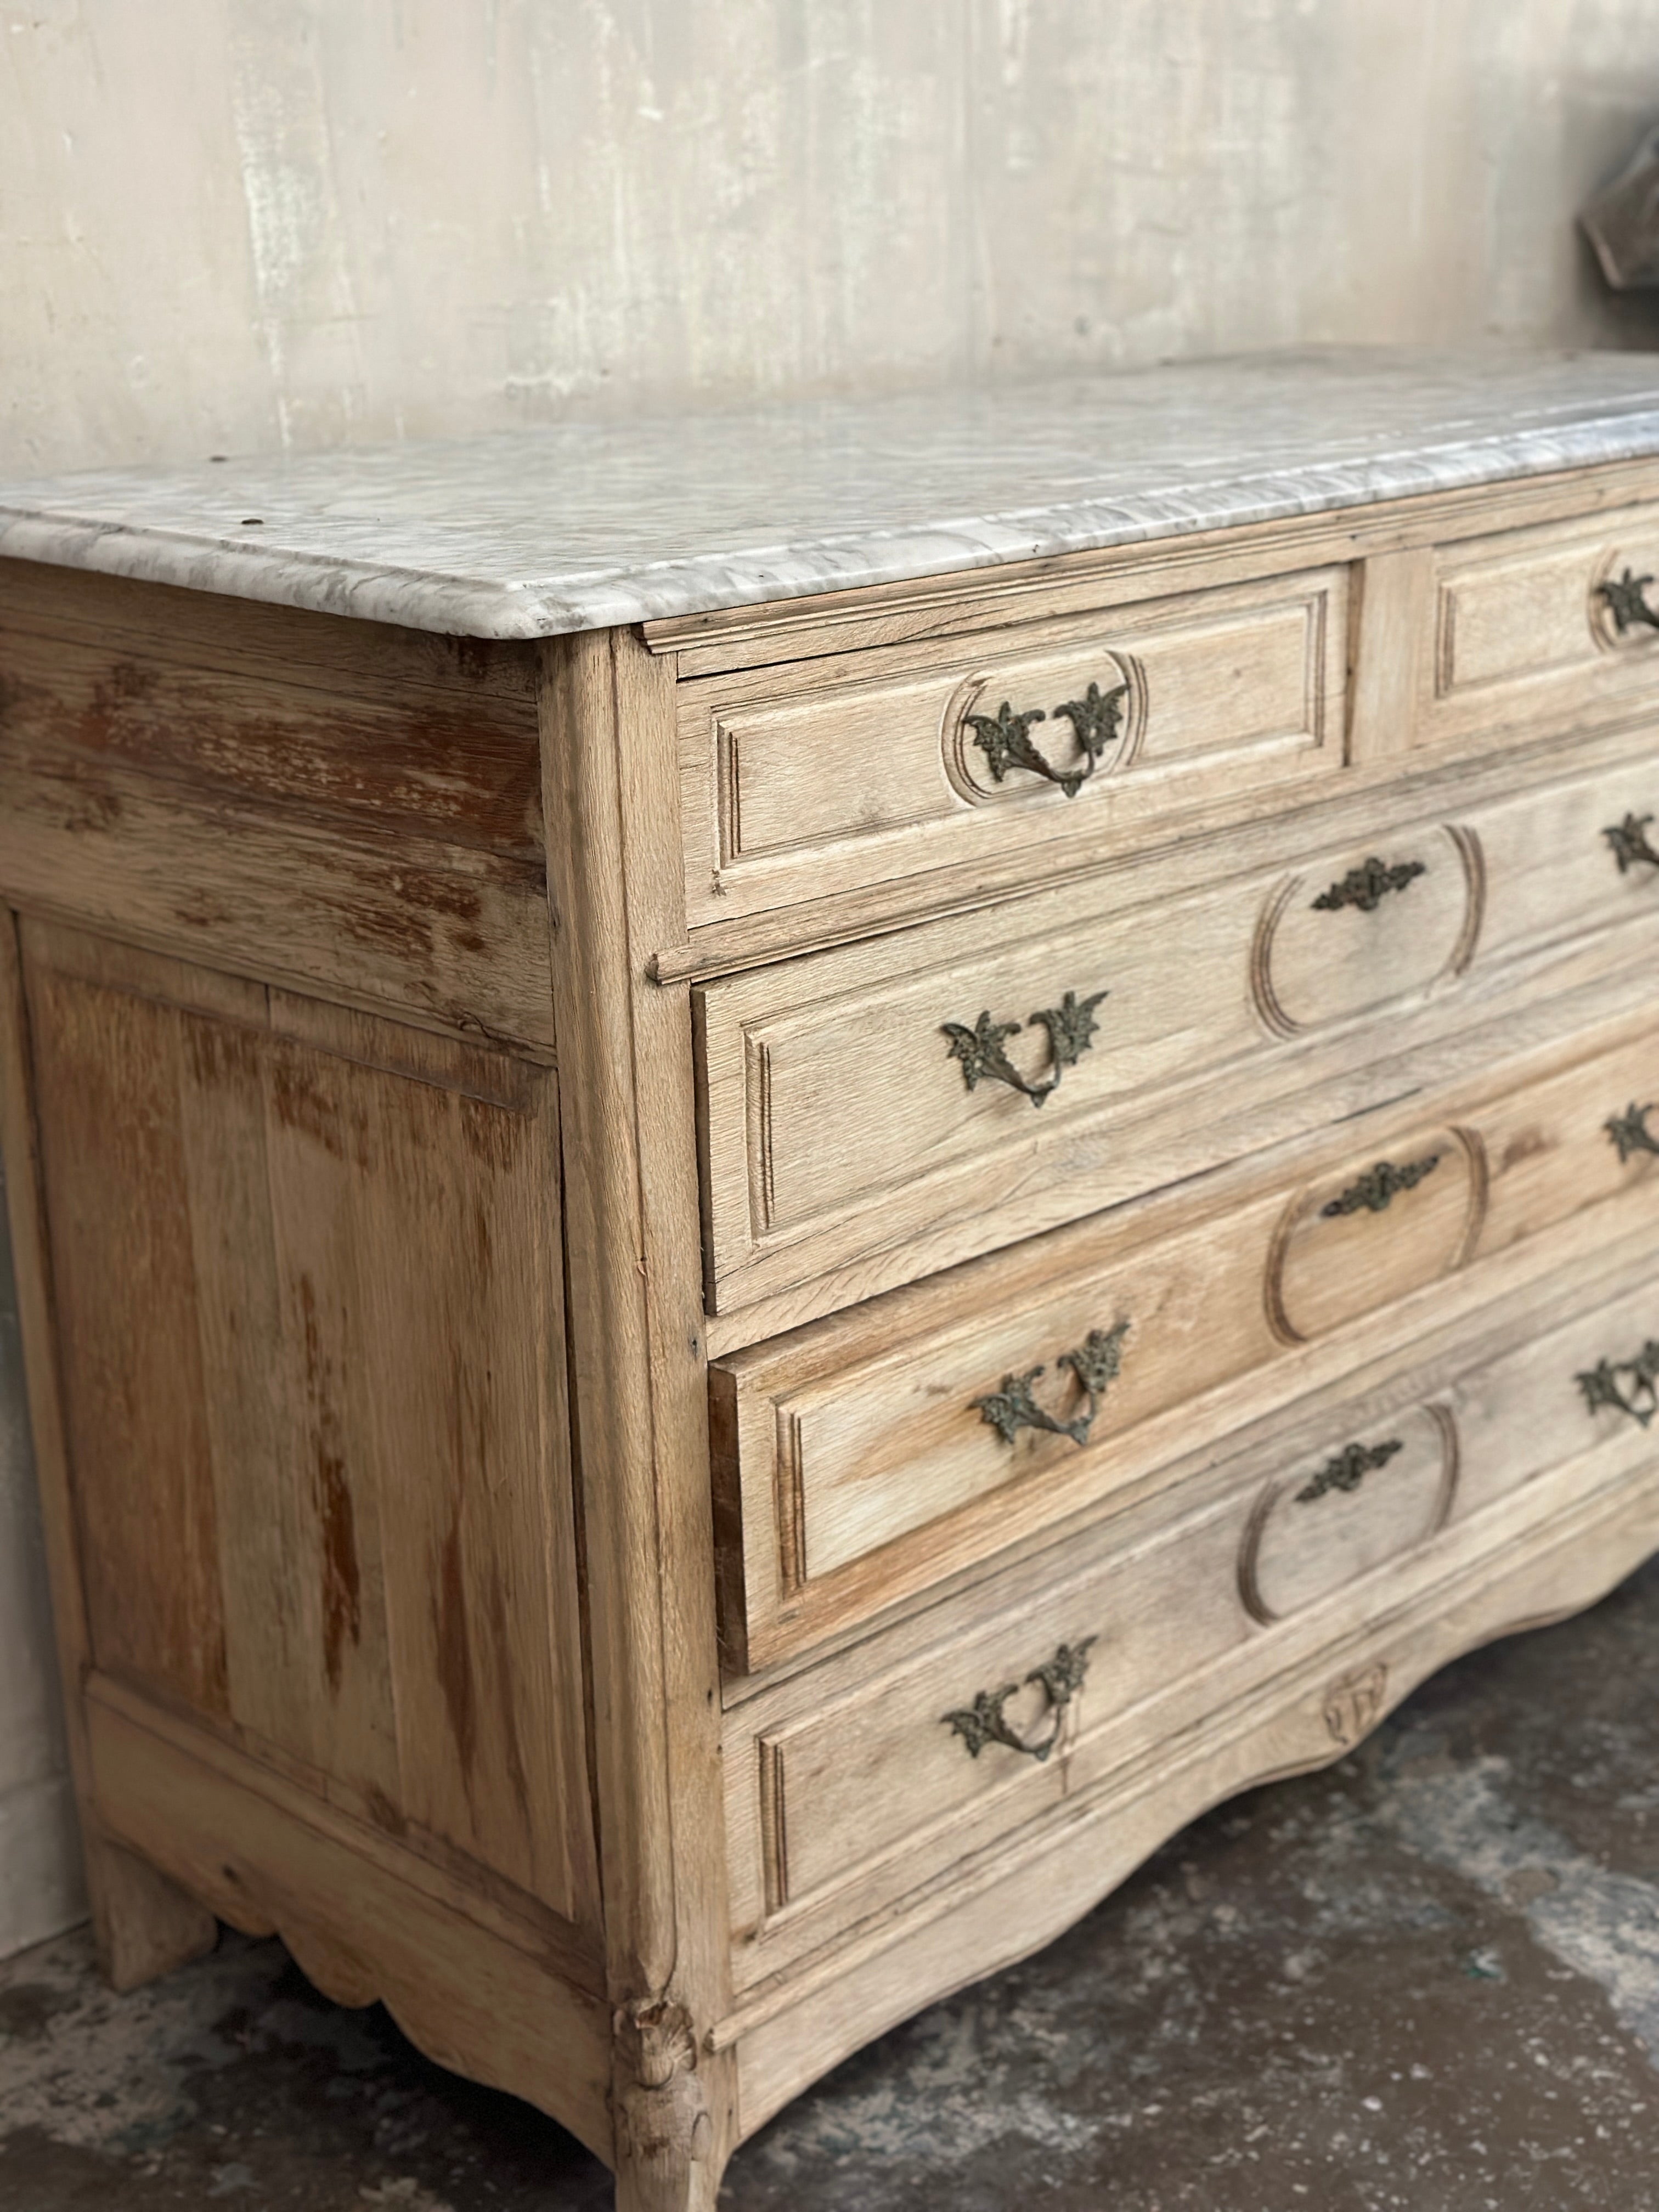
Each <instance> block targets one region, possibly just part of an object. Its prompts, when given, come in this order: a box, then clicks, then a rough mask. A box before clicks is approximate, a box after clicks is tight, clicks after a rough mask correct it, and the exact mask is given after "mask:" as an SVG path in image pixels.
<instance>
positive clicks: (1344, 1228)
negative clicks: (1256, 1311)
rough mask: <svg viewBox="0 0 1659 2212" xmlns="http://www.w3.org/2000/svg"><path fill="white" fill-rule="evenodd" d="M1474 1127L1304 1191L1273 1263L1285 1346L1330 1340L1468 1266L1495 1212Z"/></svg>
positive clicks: (1270, 1307)
mask: <svg viewBox="0 0 1659 2212" xmlns="http://www.w3.org/2000/svg"><path fill="white" fill-rule="evenodd" d="M1486 1180H1487V1175H1486V1146H1484V1145H1483V1144H1482V1143H1481V1141H1480V1136H1479V1134H1478V1133H1476V1132H1475V1131H1474V1130H1473V1129H1462V1128H1455V1127H1438V1128H1434V1127H1431V1128H1427V1129H1419V1130H1414V1131H1413V1133H1411V1134H1410V1135H1409V1136H1406V1137H1402V1138H1396V1139H1392V1140H1391V1141H1390V1142H1389V1143H1388V1144H1387V1145H1385V1146H1380V1147H1377V1148H1374V1149H1373V1150H1371V1151H1370V1152H1365V1153H1363V1154H1357V1155H1356V1156H1355V1157H1354V1158H1352V1159H1350V1160H1348V1161H1347V1162H1346V1164H1344V1165H1343V1166H1342V1167H1340V1168H1336V1169H1334V1170H1332V1171H1331V1173H1330V1174H1328V1175H1326V1176H1321V1177H1320V1178H1319V1180H1318V1181H1317V1182H1310V1183H1308V1184H1306V1185H1304V1188H1302V1189H1301V1190H1299V1191H1298V1192H1297V1194H1296V1195H1295V1197H1294V1198H1292V1199H1291V1201H1290V1203H1289V1205H1288V1206H1286V1207H1285V1212H1284V1213H1283V1214H1282V1215H1281V1216H1280V1218H1279V1226H1278V1228H1277V1230H1276V1231H1274V1235H1273V1245H1272V1248H1271V1250H1270V1252H1269V1255H1268V1261H1267V1282H1266V1285H1265V1291H1266V1304H1267V1320H1268V1324H1269V1326H1270V1327H1271V1328H1272V1329H1273V1334H1274V1335H1275V1336H1277V1337H1278V1338H1279V1341H1280V1342H1281V1343H1282V1344H1305V1343H1307V1342H1308V1341H1309V1340H1310V1339H1312V1338H1315V1337H1320V1336H1326V1335H1328V1334H1329V1333H1330V1331H1331V1330H1333V1329H1335V1328H1342V1327H1343V1325H1344V1324H1345V1323H1346V1322H1351V1321H1353V1320H1355V1319H1356V1318H1357V1317H1358V1316H1359V1315H1361V1314H1366V1313H1371V1312H1374V1311H1375V1310H1376V1309H1377V1308H1378V1307H1380V1306H1384V1305H1388V1304H1391V1303H1392V1301H1393V1300H1395V1298H1401V1297H1405V1296H1406V1295H1407V1292H1408V1291H1414V1290H1419V1289H1420V1288H1421V1287H1422V1286H1423V1285H1425V1283H1432V1282H1435V1281H1437V1279H1439V1278H1440V1277H1441V1276H1443V1275H1449V1274H1451V1273H1455V1270H1456V1269H1457V1268H1459V1267H1462V1265H1463V1264H1464V1262H1465V1261H1466V1260H1467V1259H1468V1256H1469V1255H1470V1253H1471V1252H1472V1251H1473V1250H1474V1245H1475V1242H1476V1239H1477V1238H1478V1237H1479V1236H1480V1225H1481V1222H1482V1220H1483V1219H1484V1218H1485V1215H1486Z"/></svg>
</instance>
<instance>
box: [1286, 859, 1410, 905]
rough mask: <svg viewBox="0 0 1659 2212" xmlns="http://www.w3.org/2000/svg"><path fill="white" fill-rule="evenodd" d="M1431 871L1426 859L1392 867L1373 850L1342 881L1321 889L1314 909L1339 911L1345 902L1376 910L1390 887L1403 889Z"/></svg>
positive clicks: (1398, 862)
mask: <svg viewBox="0 0 1659 2212" xmlns="http://www.w3.org/2000/svg"><path fill="white" fill-rule="evenodd" d="M1428 872H1429V868H1428V863H1427V861H1426V860H1396V861H1395V864H1394V866H1392V867H1390V866H1389V864H1388V862H1387V861H1386V860H1378V859H1377V857H1376V854H1375V853H1373V854H1370V858H1369V859H1368V860H1365V861H1364V864H1363V866H1359V867H1358V868H1350V869H1349V871H1348V872H1347V874H1346V876H1344V877H1343V878H1342V880H1341V882H1340V883H1338V884H1332V885H1331V887H1330V889H1329V890H1328V891H1321V893H1320V894H1319V896H1318V897H1317V898H1316V899H1315V900H1314V902H1313V905H1314V909H1315V911H1316V913H1318V914H1337V913H1340V910H1341V909H1342V908H1344V907H1345V906H1357V907H1358V908H1359V911H1360V912H1361V914H1375V913H1376V909H1377V908H1378V907H1379V906H1381V905H1382V903H1383V900H1384V899H1385V898H1386V897H1387V896H1388V895H1389V892H1390V891H1403V890H1405V888H1406V886H1407V884H1412V883H1415V882H1416V880H1417V878H1419V876H1426V875H1427V874H1428Z"/></svg>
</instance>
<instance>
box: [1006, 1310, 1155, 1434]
mask: <svg viewBox="0 0 1659 2212" xmlns="http://www.w3.org/2000/svg"><path fill="white" fill-rule="evenodd" d="M1127 1334H1129V1324H1128V1322H1127V1321H1121V1322H1118V1323H1117V1325H1116V1327H1115V1328H1091V1330H1090V1331H1089V1334H1087V1336H1085V1338H1084V1340H1083V1341H1082V1343H1081V1344H1079V1346H1077V1347H1076V1349H1075V1350H1074V1351H1072V1352H1061V1353H1060V1357H1059V1358H1058V1359H1057V1360H1055V1362H1054V1364H1055V1366H1056V1367H1069V1368H1070V1369H1071V1370H1072V1372H1073V1375H1075V1376H1076V1377H1077V1379H1078V1381H1079V1383H1081V1384H1082V1386H1083V1389H1084V1391H1085V1394H1086V1395H1087V1397H1088V1401H1089V1404H1088V1409H1087V1411H1086V1412H1085V1413H1078V1414H1076V1415H1074V1416H1073V1419H1071V1420H1069V1421H1062V1420H1060V1419H1058V1418H1057V1417H1056V1416H1055V1415H1054V1414H1053V1413H1045V1412H1044V1411H1043V1409H1042V1407H1041V1406H1039V1405H1038V1403H1037V1401H1036V1398H1035V1397H1034V1396H1033V1395H1031V1385H1032V1383H1035V1382H1036V1379H1037V1376H1039V1375H1041V1374H1042V1373H1044V1372H1045V1371H1046V1370H1044V1369H1042V1368H1041V1367H1028V1368H1027V1369H1026V1370H1025V1372H1024V1374H1023V1375H1005V1376H1003V1378H1002V1388H1001V1389H1000V1390H993V1391H992V1392H990V1394H989V1395H987V1396H986V1397H983V1398H975V1399H972V1400H970V1401H969V1404H970V1406H971V1407H972V1409H973V1410H974V1411H975V1413H978V1415H979V1417H980V1419H981V1420H982V1421H984V1422H985V1423H986V1424H987V1426H989V1427H991V1428H994V1430H995V1431H996V1432H997V1434H998V1435H999V1436H1000V1437H1001V1438H1002V1441H1003V1443H1006V1444H1011V1443H1012V1442H1013V1441H1014V1439H1015V1437H1017V1436H1018V1434H1019V1432H1020V1431H1021V1430H1022V1429H1046V1430H1047V1431H1048V1434H1049V1435H1050V1436H1054V1437H1070V1438H1071V1439H1072V1442H1073V1443H1074V1444H1086V1443H1088V1441H1089V1431H1090V1430H1091V1428H1093V1426H1094V1425H1095V1415H1096V1414H1097V1413H1098V1412H1099V1411H1100V1401H1101V1400H1102V1399H1103V1397H1104V1396H1105V1395H1106V1393H1107V1391H1108V1390H1109V1389H1110V1388H1111V1386H1112V1384H1113V1383H1115V1381H1116V1379H1117V1371H1118V1369H1119V1368H1120V1367H1121V1365H1122V1364H1123V1340H1124V1338H1125V1337H1126V1336H1127Z"/></svg>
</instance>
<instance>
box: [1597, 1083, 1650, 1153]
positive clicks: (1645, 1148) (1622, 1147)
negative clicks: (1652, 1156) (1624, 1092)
mask: <svg viewBox="0 0 1659 2212" xmlns="http://www.w3.org/2000/svg"><path fill="white" fill-rule="evenodd" d="M1652 1111H1653V1109H1652V1107H1651V1106H1638V1104H1637V1103H1636V1101H1635V1100H1634V1099H1633V1098H1632V1100H1631V1103H1630V1104H1629V1105H1628V1106H1626V1109H1625V1110H1624V1112H1623V1113H1622V1114H1615V1115H1613V1117H1612V1118H1611V1120H1609V1121H1604V1122H1603V1123H1602V1124H1601V1127H1603V1128H1604V1129H1605V1130H1606V1131H1607V1136H1608V1139H1609V1140H1610V1141H1611V1142H1612V1143H1613V1144H1614V1145H1616V1146H1618V1147H1619V1164H1620V1167H1623V1165H1624V1164H1625V1162H1626V1160H1627V1159H1628V1158H1630V1156H1631V1154H1632V1152H1659V1137H1656V1136H1655V1135H1654V1133H1653V1132H1652V1130H1651V1129H1650V1128H1649V1127H1648V1115H1650V1114H1651V1113H1652Z"/></svg>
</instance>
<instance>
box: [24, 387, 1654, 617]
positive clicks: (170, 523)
mask: <svg viewBox="0 0 1659 2212" xmlns="http://www.w3.org/2000/svg"><path fill="white" fill-rule="evenodd" d="M1650 454H1659V357H1656V356H1650V355H1635V354H1624V353H1602V354H1578V355H1550V356H1537V355H1534V356H1516V355H1505V354H1497V355H1462V356H1437V355H1424V354H1419V353H1407V352H1394V351H1390V350H1383V349H1379V350H1364V351H1329V352H1326V351H1317V352H1309V353H1299V354H1295V355H1256V356H1241V357H1239V358H1237V359H1236V360H1233V361H1229V362H1205V363H1199V364H1188V365H1182V366H1179V367H1172V368H1159V369H1150V370H1141V371H1137V372H1134V373H1133V374H1123V375H1117V376H1110V377H1096V378H1090V379H1086V380H1085V379H1076V380H1067V381H1065V382H1060V383H1048V384H1037V385H1018V386H998V387H993V388H987V389H980V390H974V391H966V392H960V391H958V392H922V393H909V394H906V395H904V396H902V397H898V398H884V399H877V400H869V401H854V400H840V401H822V402H817V403H812V404H803V405H798V406H793V407H768V408H764V409H757V410H755V411H753V412H751V413H746V414H705V415H691V416H682V417H664V416H659V417H653V418H649V419H637V420H632V421H626V422H568V423H562V424H556V425H553V426H550V427H546V428H539V429H535V430H526V431H523V432H515V433H513V434H511V435H496V436H492V437H488V438H479V439H472V440H459V439H458V440H453V441H435V442H430V443H425V444H418V445H415V444H411V445H403V446H390V447H378V448H375V449H374V450H372V451H363V452H356V453H316V454H311V455H306V456H301V457H297V458H290V459H252V460H246V459H229V460H227V461H224V462H222V463H218V464H215V463H213V462H210V461H206V460H204V461H203V462H202V463H201V464H199V465H193V466H184V467H173V468H147V469H133V470H100V471H96V472H92V473H88V474H86V475H82V476H75V477H60V478H58V479H57V480H56V481H54V482H51V483H24V484H15V485H10V486H3V487H0V554H9V555H14V556H20V557H22V558H25V559H28V560H34V561H46V562H58V563H60V564H63V565H65V566H68V567H73V568H94V569H99V570H102V571H104V572H106V573H107V574H115V575H123V576H138V577H146V578H149V579H150V580H154V581H157V582H161V583H169V584H181V585H185V586H191V587H193V588H195V589H197V590H201V591H210V592H230V593H234V594H236V595H238V596H240V597H243V598H247V599H269V600H275V601H278V602H281V603H283V604H285V605H292V606H299V607H309V608H313V609H317V610H321V611H326V612H331V613H336V614H349V615H358V616H362V617H372V618H374V619H376V620H379V621H383V622H392V623H404V624H405V625H408V626H410V627H411V628H415V629H432V630H443V631H449V632H453V633H455V634H459V635H471V636H477V637H495V638H525V637H544V636H551V635H556V634H557V633H559V632H562V631H570V630H580V629H599V628H603V627H605V626H607V625H609V624H612V623H635V622H641V621H648V620H651V619H653V618H658V617H673V616H684V615H692V614H698V613H703V612H708V611H712V610H714V609H716V608H722V607H738V606H746V605H756V604H758V603H760V602H762V601H764V600H768V599H793V598H799V597H803V596H805V595H807V594H810V593H811V592H823V591H832V590H842V589H845V588H846V587H848V586H853V585H863V584H877V583H887V582H898V581H903V580H909V579H913V578H916V577H921V576H929V575H943V574H950V573H952V572H960V571H963V570H967V569H973V568H985V567H988V566H992V565H994V564H995V563H997V562H1007V561H1023V560H1030V559H1031V558H1032V557H1033V556H1046V555H1049V554H1058V553H1073V552H1081V551H1086V550H1094V549H1097V548H1100V547H1104V546H1112V545H1127V544H1137V543H1141V542H1145V541H1146V540H1148V539H1152V538H1166V537H1173V536H1176V535H1179V534H1181V533H1182V532H1191V531H1198V530H1209V529H1214V528H1217V527H1219V526H1224V525H1228V524H1238V523H1247V522H1261V521H1268V520H1274V519H1278V518H1282V517H1285V516H1288V515H1294V514H1306V513H1316V512H1319V511H1321V510H1327V509H1333V508H1340V507H1358V506H1362V505H1364V504H1365V503H1367V502H1369V501H1375V500H1381V499H1392V498H1398V497H1401V496H1405V495H1410V494H1413V493H1418V492H1430V491H1445V490H1451V489H1457V488H1459V487H1461V486H1465V485H1472V484H1480V483H1496V482H1499V481H1501V480H1504V479H1505V478H1512V477H1527V476H1535V475H1540V474H1544V473H1547V472H1548V471H1552V470H1557V469H1565V468H1577V467H1583V466H1587V465H1592V464H1594V463H1596V462H1602V461H1617V460H1627V459H1638V458H1640V457H1642V456H1645V455H1650Z"/></svg>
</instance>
